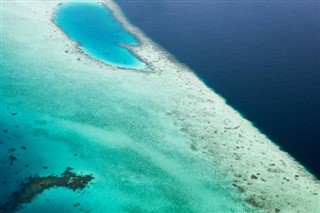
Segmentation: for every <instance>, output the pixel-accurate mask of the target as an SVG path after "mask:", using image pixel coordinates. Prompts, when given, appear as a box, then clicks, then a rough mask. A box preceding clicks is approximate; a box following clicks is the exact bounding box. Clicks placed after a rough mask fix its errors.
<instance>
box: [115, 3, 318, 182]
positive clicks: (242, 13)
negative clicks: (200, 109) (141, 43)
mask: <svg viewBox="0 0 320 213" xmlns="http://www.w3.org/2000/svg"><path fill="white" fill-rule="evenodd" d="M116 3H117V4H118V5H119V6H120V8H121V9H122V10H123V12H124V14H125V15H126V16H127V18H128V19H129V21H130V22H131V23H133V24H134V25H136V26H137V27H139V28H140V29H141V30H142V31H143V32H144V33H145V34H146V35H147V36H149V37H150V38H152V39H153V40H154V41H155V42H157V43H158V44H159V45H160V46H162V47H163V48H164V49H166V50H168V51H169V52H170V53H171V54H173V55H174V56H175V57H176V58H177V59H178V60H179V61H180V62H181V63H184V64H186V65H187V66H189V67H190V68H191V69H192V70H193V71H194V72H195V73H196V74H197V75H198V76H199V77H200V78H201V79H202V80H203V81H204V82H205V83H206V84H207V85H208V86H209V87H210V88H212V89H213V90H214V91H216V92H217V93H219V94H220V95H221V96H223V97H224V98H225V99H226V101H227V103H228V104H229V105H231V106H233V107H234V108H235V109H236V110H237V111H239V112H241V114H242V115H243V116H244V117H246V118H247V119H248V120H250V121H251V122H252V123H253V124H254V125H255V126H256V127H258V128H259V130H260V131H262V132H263V133H265V134H266V135H267V136H268V137H269V138H270V139H271V140H272V141H273V142H275V143H276V144H277V145H279V146H280V148H281V149H282V150H284V151H286V152H288V153H289V154H290V155H291V156H292V157H294V158H295V159H296V160H297V161H299V162H300V163H301V164H302V165H303V166H304V167H306V168H307V169H308V170H309V171H310V172H311V173H313V174H314V175H315V176H316V177H318V179H319V177H320V167H319V165H320V154H319V153H320V131H319V127H320V125H319V124H320V12H319V11H320V4H319V1H296V0H286V1H254V0H253V1H242V0H240V1H215V0H212V1H206V0H192V1H189V0H171V1H167V0H154V1H141V0H137V1H135V0H131V1H129V0H116Z"/></svg>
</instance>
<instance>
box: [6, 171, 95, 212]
mask: <svg viewBox="0 0 320 213" xmlns="http://www.w3.org/2000/svg"><path fill="white" fill-rule="evenodd" d="M71 170H72V169H71V168H70V167H68V168H67V169H66V171H65V172H64V173H62V175H60V176H53V175H50V176H47V177H37V176H36V177H29V178H28V180H27V182H25V183H23V184H22V185H21V188H20V189H19V190H17V191H15V192H13V194H12V195H11V198H10V200H9V201H8V202H6V203H4V204H3V205H1V206H0V213H10V212H15V211H17V210H19V209H21V206H22V204H26V203H31V202H32V200H33V199H34V198H35V197H36V196H37V195H39V194H41V193H42V192H43V191H45V190H46V189H50V188H53V187H64V188H67V189H70V190H73V191H77V190H83V189H84V188H85V187H86V186H87V185H88V183H89V182H90V181H91V180H92V179H93V176H91V175H76V174H75V173H73V172H72V171H71Z"/></svg>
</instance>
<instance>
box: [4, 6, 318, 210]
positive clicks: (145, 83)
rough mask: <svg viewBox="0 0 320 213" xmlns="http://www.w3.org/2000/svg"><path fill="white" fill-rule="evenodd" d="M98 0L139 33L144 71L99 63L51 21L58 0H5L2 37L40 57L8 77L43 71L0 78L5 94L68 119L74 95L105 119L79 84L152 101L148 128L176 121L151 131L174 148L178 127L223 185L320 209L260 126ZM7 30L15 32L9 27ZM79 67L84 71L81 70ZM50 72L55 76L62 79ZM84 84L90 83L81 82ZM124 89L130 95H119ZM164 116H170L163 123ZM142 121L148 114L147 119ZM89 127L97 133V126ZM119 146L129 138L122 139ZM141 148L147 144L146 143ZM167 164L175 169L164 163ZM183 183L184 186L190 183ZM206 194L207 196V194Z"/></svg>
mask: <svg viewBox="0 0 320 213" xmlns="http://www.w3.org/2000/svg"><path fill="white" fill-rule="evenodd" d="M103 2H104V3H105V5H106V6H107V7H108V8H109V9H111V10H112V12H113V14H114V15H115V16H116V18H117V19H118V20H119V22H121V23H122V24H123V26H124V27H125V28H126V29H127V30H128V31H129V32H131V33H132V34H134V35H135V36H136V37H137V38H138V39H139V40H140V42H141V44H140V45H139V46H135V47H130V49H131V51H132V52H133V53H134V54H136V55H137V56H138V57H140V58H141V59H142V60H144V61H145V62H146V63H147V64H148V65H149V67H148V68H146V70H144V72H139V71H136V70H130V69H126V70H124V69H119V68H115V67H112V66H109V65H105V64H102V63H99V62H97V61H95V60H93V59H91V58H89V57H87V56H86V55H84V54H83V53H82V52H81V51H79V49H78V48H77V45H76V44H75V43H74V42H72V41H70V40H68V39H67V37H66V36H65V35H64V34H63V33H62V32H60V31H59V29H58V28H57V26H55V25H54V24H53V23H52V22H51V17H52V14H53V13H54V10H55V8H56V7H57V6H58V4H59V3H61V1H55V2H52V1H51V2H42V3H29V4H28V3H21V2H12V3H6V2H4V3H3V5H4V9H3V10H4V11H5V13H7V14H11V15H12V16H14V17H15V19H14V20H13V19H10V18H4V20H3V22H4V23H5V24H4V26H5V28H4V29H3V30H2V32H3V34H4V35H3V36H4V38H5V39H9V40H10V39H11V41H10V42H11V44H13V43H14V44H16V46H15V48H16V52H15V54H16V55H15V57H17V58H26V56H22V55H21V54H22V53H23V52H25V51H26V49H28V48H30V49H31V50H28V53H29V55H28V57H27V59H28V60H30V58H39V61H38V63H34V64H29V65H28V66H26V67H21V66H24V65H23V63H22V62H19V63H17V65H16V66H17V67H18V68H17V69H23V71H21V73H20V74H19V75H18V76H16V77H15V78H16V79H12V82H22V81H21V79H24V78H27V77H30V76H31V75H33V73H32V72H31V71H30V70H28V67H29V68H30V67H33V66H34V67H37V69H39V70H40V72H39V73H38V74H37V76H34V78H35V79H34V82H35V83H34V84H33V85H27V84H24V83H23V82H22V83H21V85H18V86H16V90H12V89H11V90H10V91H5V90H6V88H9V86H12V85H13V84H14V83H11V84H10V82H6V83H5V84H3V85H2V90H4V91H5V95H7V96H10V95H12V97H15V98H12V100H11V102H12V103H13V104H17V103H19V97H20V98H21V99H23V98H26V99H28V106H27V105H26V103H25V102H23V101H21V103H22V104H24V107H25V108H27V109H28V108H30V109H35V110H37V111H39V112H48V113H49V112H50V114H51V115H53V116H57V117H60V118H62V119H63V120H66V118H67V117H68V116H72V115H71V114H70V113H71V112H70V111H68V110H66V111H63V110H61V109H60V108H61V107H62V106H68V107H70V108H74V109H76V108H79V107H78V105H79V103H80V104H83V103H87V105H88V106H87V107H88V111H86V106H83V108H82V109H83V112H82V113H83V114H87V115H88V118H87V120H88V121H91V119H94V118H92V117H91V115H90V113H91V114H92V115H93V114H97V113H98V115H99V116H100V118H101V119H102V118H106V119H107V117H106V116H105V112H104V111H103V110H104V109H101V111H98V112H96V111H95V112H93V111H90V109H91V108H90V106H91V105H95V104H96V105H100V106H101V104H102V103H101V102H99V101H103V97H98V96H96V99H95V98H94V100H93V99H92V98H91V99H90V100H86V101H87V102H85V101H84V100H82V99H81V96H77V94H78V93H80V91H82V92H86V93H88V94H91V95H96V94H104V93H108V92H110V93H112V94H113V96H112V97H114V100H110V101H119V102H122V101H123V102H125V103H126V104H127V105H128V107H129V108H130V107H136V106H137V105H136V104H134V103H143V104H142V105H143V106H144V107H146V106H150V108H148V109H145V110H146V111H147V112H148V113H149V114H152V115H154V117H155V118H157V119H158V120H156V121H157V122H159V126H157V123H156V122H155V123H154V124H153V123H151V124H150V125H154V126H151V127H152V128H155V129H157V128H158V127H162V126H165V125H173V126H174V127H172V129H173V130H177V131H178V132H174V131H173V132H172V133H170V134H172V135H170V134H167V133H168V132H164V133H162V132H161V129H158V130H155V132H159V133H156V134H160V135H161V134H162V135H165V136H164V139H163V141H165V142H166V144H164V146H171V144H172V147H173V149H174V148H179V146H180V145H179V143H182V142H177V141H175V136H176V135H183V136H184V138H185V141H184V142H183V143H184V144H187V150H188V151H187V154H188V155H190V156H192V157H195V158H198V159H200V160H201V161H204V162H210V164H211V165H212V168H208V170H214V171H215V172H218V173H219V174H218V175H219V176H221V177H225V180H224V181H225V183H226V184H229V185H227V186H225V187H226V188H227V189H229V190H231V191H232V193H233V194H235V196H236V197H240V198H241V199H242V200H243V203H247V204H248V205H249V206H250V207H251V208H253V209H255V210H256V211H258V212H277V211H278V210H279V211H280V212H308V213H313V212H314V213H316V212H319V211H320V206H319V205H320V204H319V201H320V195H319V192H320V184H319V181H317V180H316V179H315V178H314V177H313V176H312V175H311V174H310V173H308V172H307V171H306V170H305V169H304V168H303V167H302V166H301V165H300V164H299V163H298V162H296V161H295V160H294V159H292V158H291V157H290V156H289V155H288V154H287V153H284V152H283V151H281V150H280V149H279V147H277V146H276V145H275V144H273V143H272V142H271V141H270V140H269V139H268V138H267V137H266V136H265V135H263V134H261V133H260V132H259V131H258V130H257V129H256V128H255V127H253V125H252V124H251V123H250V122H249V121H247V120H246V119H244V118H243V117H242V116H241V115H240V114H239V113H238V112H236V111H235V110H233V109H232V108H231V107H229V106H228V105H227V104H226V103H225V101H224V100H223V98H221V97H220V96H218V95H217V94H215V93H214V92H213V91H212V90H211V89H209V88H208V87H207V86H206V85H205V84H204V83H203V82H201V81H200V80H199V79H198V78H197V77H196V76H195V74H194V73H193V72H192V71H191V70H189V69H188V67H186V66H185V65H183V64H180V63H178V62H176V61H175V60H174V59H173V58H172V56H170V55H169V54H168V53H167V52H165V51H164V50H163V49H161V48H159V47H158V46H157V45H156V44H155V43H154V42H153V41H151V40H150V39H149V38H147V37H146V36H145V35H144V34H143V33H142V32H141V31H140V30H139V29H137V28H135V27H134V26H132V25H131V24H130V23H128V21H127V20H126V19H125V18H124V16H123V15H122V14H121V12H120V10H119V8H118V7H117V6H116V5H115V4H114V3H113V2H111V1H103ZM13 8H14V9H13ZM25 9H27V10H25ZM23 10H24V11H23ZM26 11H28V12H26ZM17 19H20V20H19V22H20V23H21V26H25V27H26V28H17V27H15V26H16V25H15V23H16V22H17ZM11 22H12V24H11ZM23 23H28V24H23ZM30 27H32V30H31V29H30ZM12 32H15V33H16V34H15V35H13V34H12V35H11V34H10V33H12ZM32 33H34V36H33V40H35V41H37V42H35V43H32V45H31V44H26V40H25V38H26V36H30V35H32ZM44 44H46V45H44ZM65 50H68V53H65ZM31 54H33V55H31ZM39 54H40V55H39ZM7 57H8V58H9V56H7ZM12 57H13V56H12ZM46 58H47V59H48V60H47V61H45V63H44V61H43V60H45V59H46ZM27 59H26V60H27ZM78 59H80V60H78ZM35 61H36V60H35ZM15 63H16V62H15V61H14V59H12V60H6V61H5V62H4V64H5V66H12V64H15ZM19 66H20V67H19ZM48 67H50V68H51V69H52V70H54V69H61V68H64V69H65V71H64V72H59V73H55V72H52V73H48V72H47V71H48ZM24 69H25V70H24ZM41 69H43V72H41ZM145 71H146V72H145ZM79 73H81V74H79ZM80 75H83V76H85V77H81V78H79V76H80ZM3 76H4V78H5V77H6V73H2V77H3ZM39 79H41V80H43V81H47V83H46V84H43V81H40V80H39ZM52 79H57V81H59V82H55V80H52ZM64 79H65V80H64ZM37 82H38V84H37ZM55 84H63V85H64V86H66V87H67V88H69V89H70V90H72V91H71V92H70V94H63V91H60V90H59V88H55ZM95 84H96V85H98V86H99V89H95V88H92V87H91V86H92V85H95ZM77 85H79V86H77ZM80 85H81V86H80ZM84 85H87V86H88V87H87V88H83V86H84ZM103 90H105V91H103ZM21 91H23V92H21ZM124 93H127V95H126V96H124V95H123V94H124ZM62 95H64V98H63V99H59V102H56V101H55V97H58V96H62ZM33 97H35V98H33ZM77 98H79V99H77ZM39 99H41V103H40V102H39ZM105 101H106V100H105ZM8 103H10V101H8ZM106 103H107V102H106ZM130 103H132V105H130ZM142 105H141V106H142ZM92 109H93V108H92ZM113 110H118V111H119V112H122V113H127V114H128V116H129V117H130V116H132V115H131V114H129V112H126V110H127V109H126V108H115V109H113ZM141 116H142V117H143V116H144V114H143V113H142V115H141ZM141 116H140V117H141ZM161 121H163V123H161ZM167 121H170V123H168V124H167ZM95 122H96V124H97V125H98V124H99V122H101V123H103V121H100V120H99V119H96V120H95ZM136 122H142V123H143V122H144V119H143V118H141V119H140V120H137V121H136ZM145 122H148V120H147V119H146V120H145ZM139 124H140V123H139ZM61 125H66V126H69V127H70V126H72V128H74V129H76V128H79V129H81V126H78V125H73V124H70V123H68V122H65V121H63V122H62V123H61ZM70 128H71V127H70ZM170 128H171V127H170ZM168 129H169V127H168ZM79 132H80V130H79ZM91 133H92V134H93V135H94V134H95V133H96V134H97V135H99V134H100V133H99V131H98V130H94V129H92V132H91ZM142 133H143V130H142ZM91 136H92V135H91ZM91 136H90V137H91ZM88 137H89V136H88ZM97 137H98V136H97ZM101 137H102V138H103V137H104V136H103V135H102V136H101ZM124 141H127V142H126V143H130V142H128V141H130V140H129V139H128V140H127V139H124ZM110 146H115V145H114V144H113V145H112V144H111V145H110ZM122 146H127V145H126V144H122ZM137 146H138V144H137ZM139 146H141V147H140V148H141V149H143V147H144V146H143V145H141V144H140V145H139ZM181 146H183V145H181ZM136 149H137V148H136ZM182 150H184V149H181V150H178V149H177V154H178V153H180V152H182ZM145 151H146V152H147V148H146V150H145ZM184 151H185V150H184ZM155 155H157V154H156V153H154V151H152V152H151V151H150V156H149V157H150V158H152V156H155ZM158 157H159V158H157V157H154V159H153V160H154V161H158V163H159V165H161V164H163V165H162V167H166V166H165V165H168V164H166V163H165V161H166V160H168V161H170V159H165V158H163V156H162V157H160V156H158ZM156 158H157V159H156ZM210 164H208V165H210ZM181 165H182V166H183V164H181ZM166 169H167V170H174V169H173V168H168V167H166ZM191 172H192V171H191ZM190 175H191V176H193V175H192V174H190ZM176 176H179V175H178V174H177V175H176ZM222 182H223V181H222ZM185 190H186V191H188V189H185ZM207 195H208V196H210V194H207Z"/></svg>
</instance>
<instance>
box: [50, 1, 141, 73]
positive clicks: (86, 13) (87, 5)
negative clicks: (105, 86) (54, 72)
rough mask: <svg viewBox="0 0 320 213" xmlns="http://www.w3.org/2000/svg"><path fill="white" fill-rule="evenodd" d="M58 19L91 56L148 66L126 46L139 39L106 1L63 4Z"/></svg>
mask: <svg viewBox="0 0 320 213" xmlns="http://www.w3.org/2000/svg"><path fill="white" fill-rule="evenodd" d="M54 21H55V23H56V24H57V25H58V26H59V27H60V28H61V29H62V30H63V32H64V33H65V34H66V35H67V36H69V37H70V38H71V39H72V40H74V41H76V42H77V43H78V44H79V45H80V48H81V49H82V50H83V51H84V52H85V53H86V54H87V55H89V56H90V57H93V58H95V59H98V60H100V61H102V62H104V63H107V64H110V65H113V66H117V67H122V68H133V69H141V68H143V67H144V66H145V64H144V63H143V62H141V61H140V60H139V59H138V58H136V57H135V56H134V55H133V54H132V53H131V52H130V51H129V50H128V49H126V48H125V47H124V46H123V45H137V44H138V41H137V40H136V39H135V38H134V36H133V35H131V34H129V33H128V32H126V31H125V29H123V27H122V26H121V24H119V22H117V21H116V20H115V19H114V17H113V16H112V13H111V12H110V11H109V10H108V9H107V8H106V7H105V6H104V5H103V4H100V3H92V2H84V3H79V2H77V3H65V4H62V5H60V7H59V8H58V10H57V12H56V14H55V17H54Z"/></svg>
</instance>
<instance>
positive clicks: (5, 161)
mask: <svg viewBox="0 0 320 213" xmlns="http://www.w3.org/2000/svg"><path fill="white" fill-rule="evenodd" d="M28 4H31V5H32V4H37V3H28ZM28 6H29V5H28ZM32 6H33V5H32ZM35 6H36V5H35ZM16 7H17V5H16V4H15V3H11V2H6V3H4V9H5V10H4V13H3V29H5V33H4V34H3V43H1V44H2V53H3V59H4V60H2V61H1V64H0V65H1V67H0V68H1V72H0V74H1V85H0V93H1V110H0V117H1V120H0V121H1V123H0V124H1V134H0V136H1V141H0V148H1V149H0V171H1V172H0V184H1V185H0V186H1V193H0V205H1V204H2V203H4V202H6V200H8V198H9V197H10V194H11V193H12V192H13V191H15V190H16V189H18V188H19V187H20V183H21V182H25V181H26V179H27V178H28V177H29V176H35V175H39V176H48V175H60V174H61V173H62V172H63V171H65V169H66V167H72V168H74V170H73V171H74V172H75V173H77V174H92V175H93V177H94V180H93V181H92V182H91V183H90V184H89V186H88V187H87V188H85V190H84V191H80V192H73V191H70V190H67V189H64V188H51V189H49V190H46V191H44V192H43V193H42V194H40V195H38V196H37V197H36V198H35V199H34V200H33V201H32V202H31V203H29V204H26V205H24V206H23V208H22V209H21V210H20V211H19V212H24V213H34V212H97V213H100V212H206V213H207V212H248V211H249V210H250V209H249V210H248V207H247V206H246V204H245V203H243V202H241V200H239V198H238V197H237V195H235V194H234V193H233V191H230V189H229V188H228V187H227V184H225V183H228V184H229V182H228V181H229V180H225V179H226V177H224V176H222V175H221V174H220V173H219V172H218V171H217V170H216V169H215V167H214V165H212V162H211V161H209V160H206V159H202V158H200V157H198V156H197V155H195V154H194V153H193V152H191V151H190V148H189V147H190V142H191V141H190V138H189V137H187V136H186V135H185V134H184V133H183V132H181V131H180V126H177V125H176V124H175V120H173V119H172V118H171V117H170V116H168V115H167V110H168V105H167V103H166V100H167V98H166V97H167V94H169V92H168V91H171V88H167V87H163V82H157V81H147V80H146V78H145V75H142V74H141V73H138V72H108V71H105V70H101V69H98V66H95V65H92V64H91V65H86V64H82V63H77V61H76V62H75V63H71V62H70V61H69V58H67V59H66V58H63V57H70V58H72V56H70V55H67V56H64V55H63V54H62V57H52V55H53V56H54V54H52V52H51V51H53V52H59V51H60V48H58V47H57V48H56V46H57V44H58V42H61V41H57V40H55V39H52V40H49V41H48V40H47V38H46V35H47V29H43V28H40V29H41V30H38V33H37V34H34V28H30V23H31V24H32V23H34V22H31V21H29V20H28V19H26V20H27V21H21V19H20V16H17V15H16V14H14V12H10V11H15V9H16ZM6 8H9V9H10V10H9V9H8V10H6ZM31 8H32V7H31ZM35 8H36V7H35ZM24 12H25V13H26V17H28V16H29V15H30V14H28V13H33V12H34V11H30V10H29V9H25V11H24ZM36 27H37V26H35V28H36ZM53 36H55V35H53ZM30 44H32V48H30ZM48 45H49V47H50V48H49V50H50V51H42V50H43V48H44V47H47V46H48ZM61 46H62V45H61ZM39 53H41V54H39ZM159 88H161V89H159ZM23 147H25V148H23ZM12 149H14V150H15V151H13V152H12V151H10V150H12ZM10 155H13V156H14V157H16V158H17V160H16V161H14V162H13V163H11V162H10V160H9V157H10ZM229 185H230V184H229ZM75 203H80V206H79V207H75V206H74V204H75ZM81 209H82V210H83V211H81Z"/></svg>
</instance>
